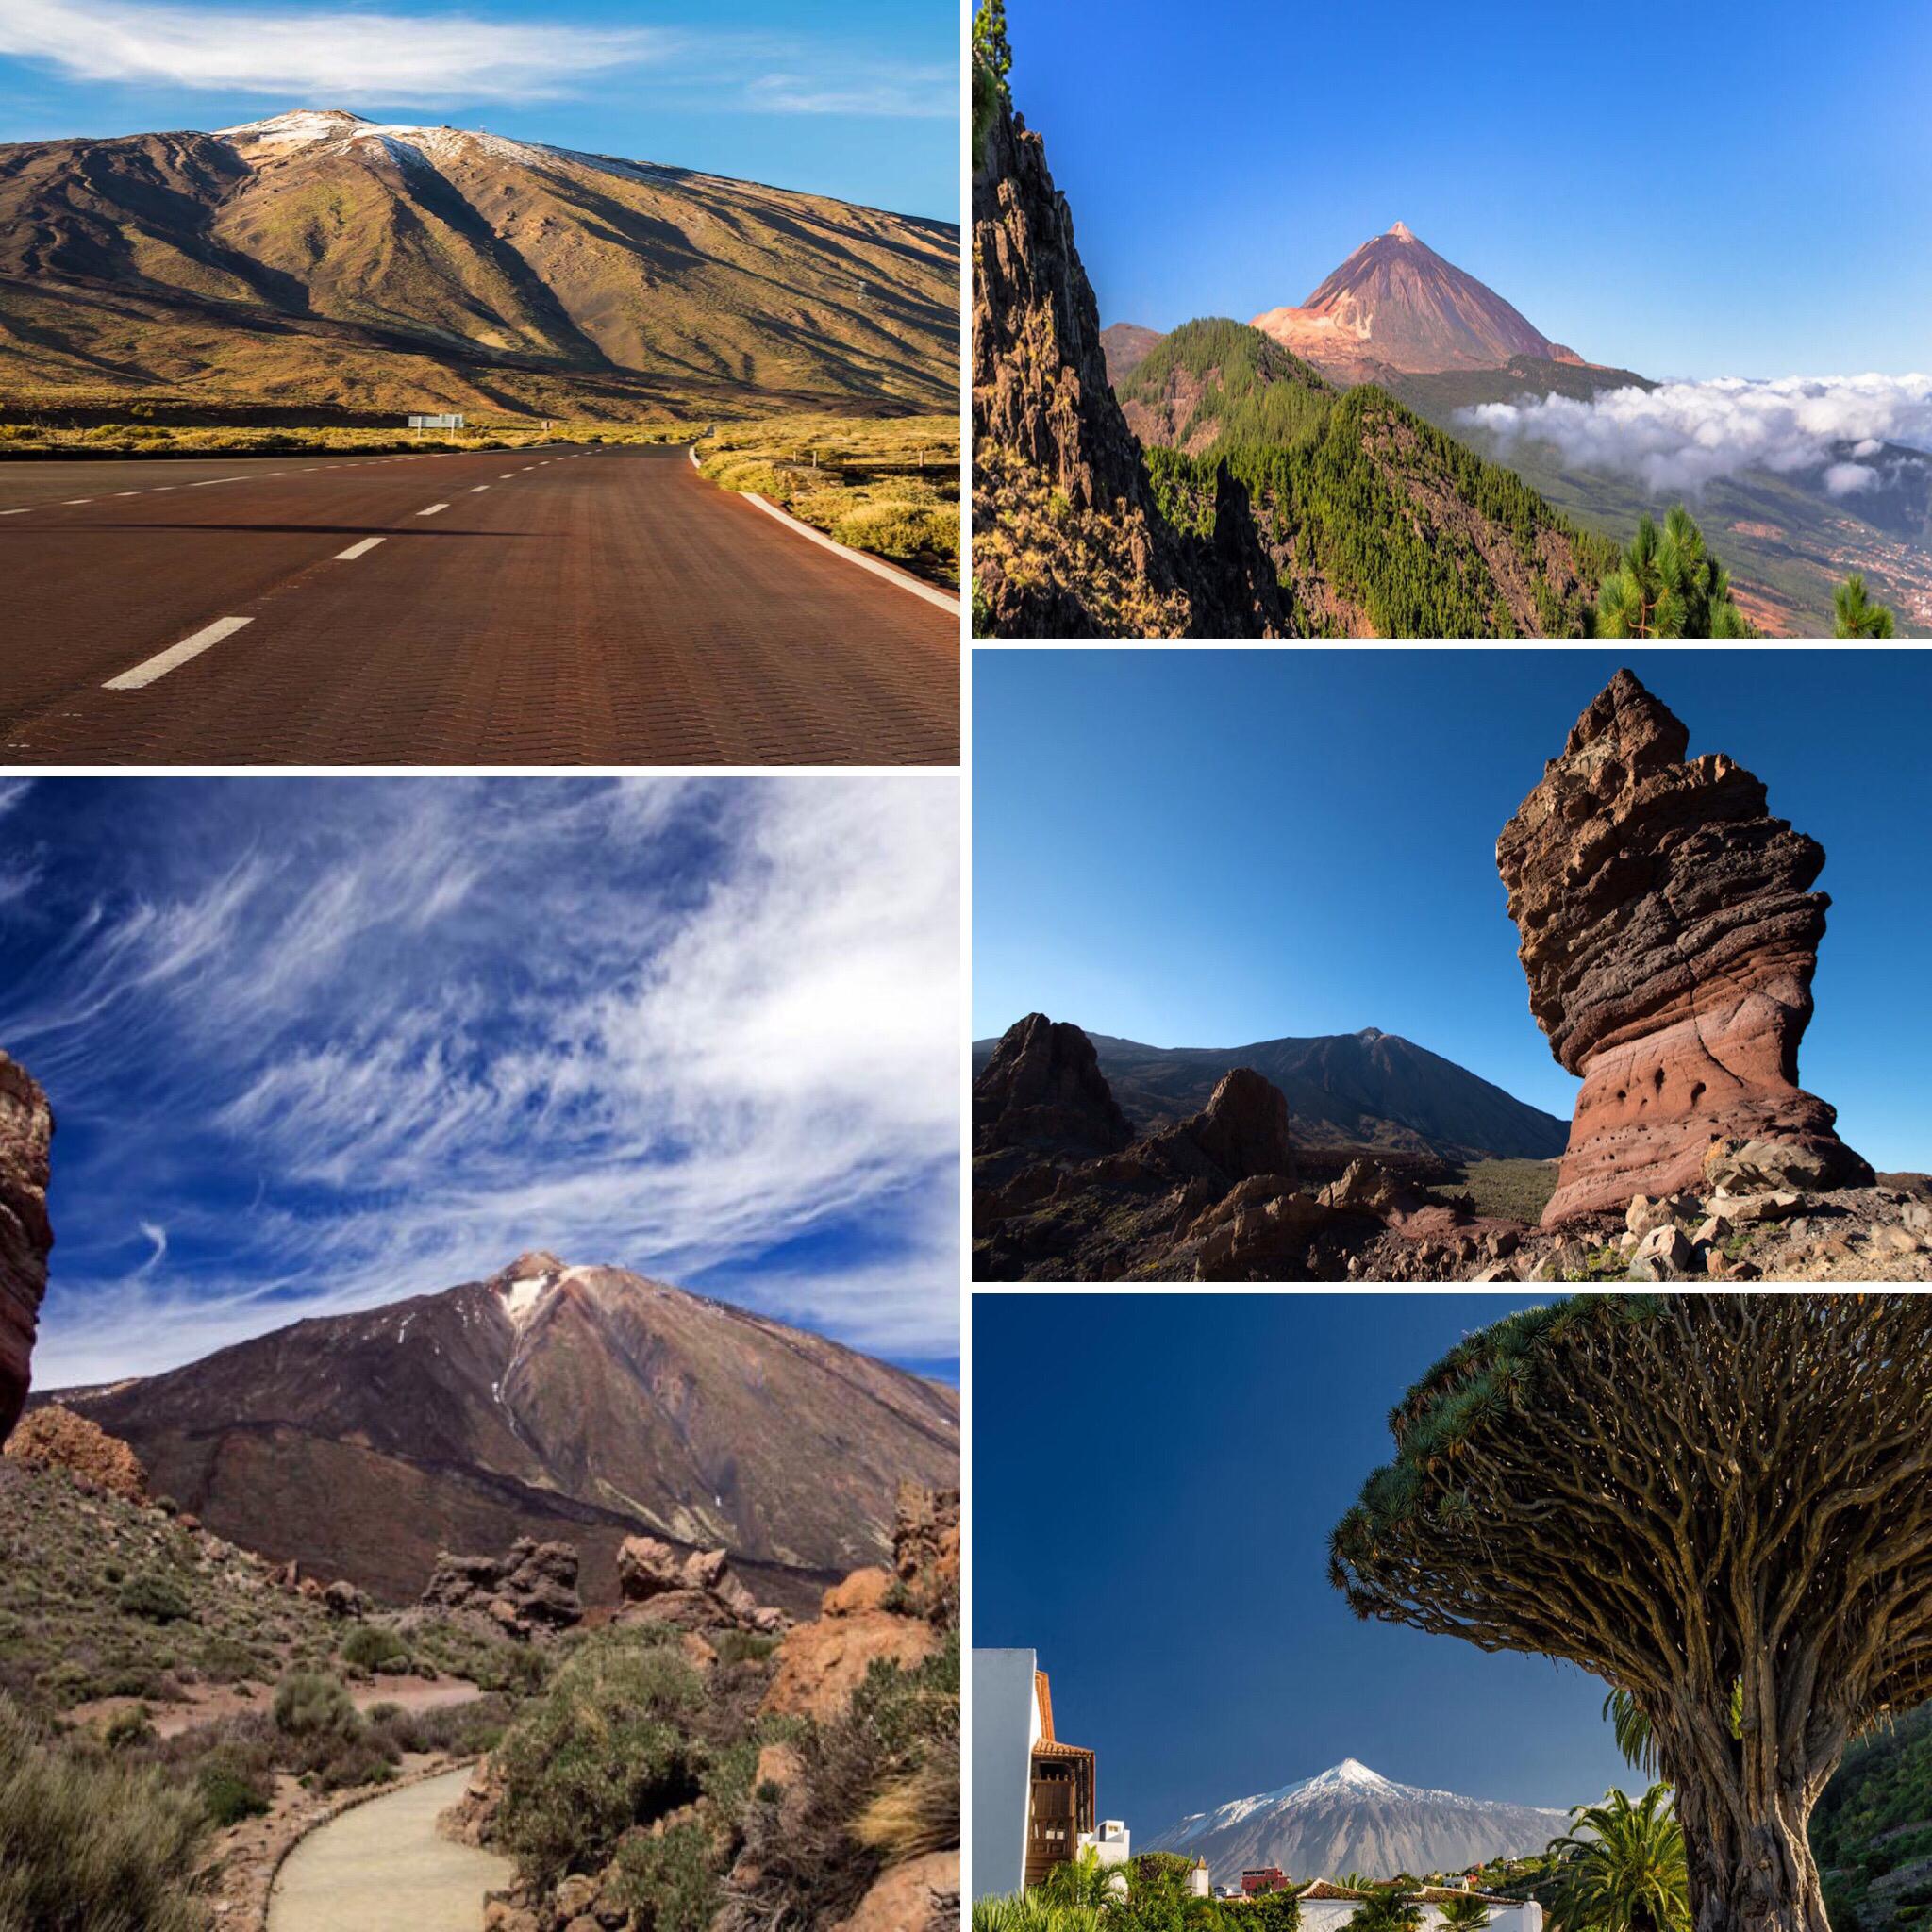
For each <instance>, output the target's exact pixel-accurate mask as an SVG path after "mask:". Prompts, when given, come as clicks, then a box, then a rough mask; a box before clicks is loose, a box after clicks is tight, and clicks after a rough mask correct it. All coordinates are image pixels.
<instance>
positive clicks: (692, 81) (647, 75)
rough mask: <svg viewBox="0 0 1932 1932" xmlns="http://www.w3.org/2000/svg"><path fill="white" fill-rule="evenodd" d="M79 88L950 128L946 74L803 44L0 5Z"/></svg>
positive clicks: (689, 33) (496, 24) (344, 11)
mask: <svg viewBox="0 0 1932 1932" xmlns="http://www.w3.org/2000/svg"><path fill="white" fill-rule="evenodd" d="M9 54H10V55H14V56H17V57H19V58H23V59H26V60H32V61H38V62H41V63H43V64H44V65H46V66H47V67H50V68H52V69H53V70H55V71H56V72H58V74H60V75H64V76H66V77H68V78H70V79H75V80H84V81H92V82H98V83H120V84H125V85H135V86H142V87H154V86H172V87H180V88H188V89H192V90H197V91H203V92H209V93H222V94H234V93H242V94H258V95H261V96H263V97H264V98H270V97H272V98H274V99H275V101H276V102H277V103H279V104H283V105H286V104H287V103H289V102H291V101H293V102H296V103H299V104H302V105H305V106H310V107H319V108H325V107H343V106H347V107H356V106H368V105H392V104H398V103H415V104H420V105H422V106H425V107H434V106H438V105H441V104H447V103H458V102H461V103H476V104H484V103H491V102H500V103H509V104H515V103H523V102H531V103H535V102H542V101H553V100H558V99H567V98H572V97H579V96H582V95H584V94H585V93H586V92H589V91H590V89H591V87H592V86H593V85H594V84H598V83H604V84H608V82H609V81H610V80H611V78H612V77H613V76H616V75H623V76H624V78H625V85H626V86H627V87H630V88H633V89H636V88H640V87H645V86H649V85H652V84H656V83H662V84H664V85H666V86H669V87H671V88H673V89H675V90H678V91H680V92H689V93H691V94H692V96H693V97H694V98H708V99H709V100H710V101H711V102H712V103H713V104H714V105H715V106H717V107H719V108H738V109H743V108H749V109H751V110H753V111H755V112H758V113H770V114H832V115H845V116H858V117H873V118H886V119H900V118H913V119H941V118H944V117H947V116H950V115H953V114H956V113H957V112H958V75H957V73H956V72H955V71H954V70H952V69H950V68H947V67H944V66H942V65H918V64H913V63H909V62H904V61H894V60H891V59H881V58H874V57H870V56H866V55H864V54H855V53H854V52H852V51H851V50H849V49H834V48H832V47H830V46H829V45H823V44H820V43H817V42H813V41H812V40H810V39H808V38H806V37H802V36H791V37H781V36H773V35H767V34H746V33H742V32H734V31H729V30H724V29H720V30H716V31H713V30H702V31H694V30H686V29H672V28H660V27H645V26H604V25H578V24H575V23H573V22H571V21H570V20H568V19H546V20H543V21H541V22H537V23H534V24H524V23H519V22H514V21H502V20H487V19H477V18H473V17H470V16H467V15H463V14H459V13H445V12H439V11H435V10H427V11H419V10H409V9H407V8H391V9H390V10H376V9H371V10H368V11H364V10H362V9H361V8H341V7H331V6H313V5H311V6H304V5H301V4H299V0H297V4H285V5H268V6H259V5H257V6H251V5H245V4H244V5H200V4H183V0H0V55H9Z"/></svg>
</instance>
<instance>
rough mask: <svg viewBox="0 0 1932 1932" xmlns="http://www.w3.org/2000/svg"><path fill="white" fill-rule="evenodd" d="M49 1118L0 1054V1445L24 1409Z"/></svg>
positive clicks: (43, 1261) (46, 1242)
mask: <svg viewBox="0 0 1932 1932" xmlns="http://www.w3.org/2000/svg"><path fill="white" fill-rule="evenodd" d="M53 1138H54V1115H53V1112H52V1110H51V1109H50V1108H49V1107H48V1106H47V1096H46V1095H45V1094H44V1093H42V1091H41V1089H40V1084H39V1082H37V1081H36V1080H35V1079H34V1077H33V1075H32V1074H29V1073H28V1072H27V1071H26V1069H25V1067H23V1066H21V1065H20V1064H19V1063H18V1062H17V1061H15V1060H12V1059H9V1058H8V1056H7V1055H6V1054H4V1053H0V1441H5V1440H6V1438H7V1436H8V1433H9V1432H10V1431H11V1429H12V1427H13V1425H14V1424H15V1423H17V1422H18V1421H19V1420H20V1411H21V1409H22V1408H23V1407H25V1403H26V1391H27V1382H28V1366H27V1365H28V1360H29V1358H30V1357H31V1356H32V1354H33V1347H34V1329H35V1326H36V1324H37V1323H38V1321H39V1317H40V1308H41V1297H42V1295H43V1294H44V1293H45V1292H46V1289H47V1250H48V1249H49V1248H51V1247H52V1246H53V1245H54V1230H53V1228H52V1227H51V1226H50V1225H49V1224H48V1222H47V1150H48V1145H49V1143H50V1142H51V1141H52V1140H53Z"/></svg>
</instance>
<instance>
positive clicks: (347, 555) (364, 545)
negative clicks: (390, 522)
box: [335, 537, 382, 563]
mask: <svg viewBox="0 0 1932 1932" xmlns="http://www.w3.org/2000/svg"><path fill="white" fill-rule="evenodd" d="M381 541H382V539H381V538H380V537H365V538H363V540H362V541H361V542H359V543H351V544H350V545H349V547H348V548H347V549H346V550H338V551H337V552H336V556H335V560H336V561H337V562H338V563H352V562H354V561H355V559H356V558H358V557H367V556H368V555H369V553H370V552H371V551H372V550H374V549H375V546H376V545H377V544H378V543H380V542H381Z"/></svg>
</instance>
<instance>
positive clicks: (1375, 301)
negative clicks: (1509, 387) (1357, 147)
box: [1254, 222, 1575, 383]
mask: <svg viewBox="0 0 1932 1932" xmlns="http://www.w3.org/2000/svg"><path fill="white" fill-rule="evenodd" d="M1254 326H1255V327H1256V328H1257V329H1259V330H1261V331H1262V333H1263V334H1265V335H1270V336H1273V337H1274V340H1275V341H1278V342H1279V343H1281V345H1282V346H1283V347H1284V348H1286V349H1288V350H1290V351H1291V353H1293V354H1294V355H1297V356H1299V357H1301V358H1302V359H1303V360H1304V361H1306V362H1312V363H1313V364H1314V365H1315V367H1316V368H1317V369H1319V370H1320V371H1321V372H1322V373H1323V375H1326V376H1328V377H1329V378H1330V379H1331V380H1333V381H1336V382H1341V383H1351V382H1361V381H1376V380H1379V379H1381V377H1383V376H1385V375H1387V374H1388V373H1389V372H1390V371H1394V372H1396V373H1398V374H1407V375H1424V374H1427V373H1430V372H1433V371H1440V370H1448V369H1503V368H1507V366H1508V364H1509V363H1510V361H1511V360H1512V359H1514V358H1517V357H1528V358H1531V359H1533V360H1536V361H1545V362H1546V361H1551V360H1554V359H1556V358H1557V345H1556V344H1555V343H1553V342H1552V341H1550V340H1549V338H1548V337H1547V336H1545V335H1544V334H1543V333H1542V331H1541V329H1539V328H1537V327H1536V326H1535V325H1533V324H1531V323H1530V322H1529V321H1527V320H1526V319H1525V318H1524V316H1523V315H1522V314H1521V313H1519V312H1518V311H1517V310H1516V309H1514V308H1511V307H1510V306H1509V304H1508V303H1507V302H1506V301H1504V299H1503V298H1502V296H1500V295H1499V294H1497V293H1496V291H1494V290H1493V289H1490V288H1486V287H1485V286H1484V285H1483V284H1482V283H1481V282H1479V281H1477V280H1476V278H1475V277H1474V275H1469V274H1467V273H1466V272H1465V271H1464V270H1462V269H1459V268H1457V266H1456V264H1455V263H1454V262H1453V261H1446V260H1444V259H1443V258H1442V257H1441V256H1440V255H1438V254H1437V253H1436V251H1435V250H1434V249H1433V248H1431V247H1430V246H1429V245H1428V243H1427V242H1424V241H1423V240H1422V239H1421V237H1420V236H1418V235H1417V234H1416V232H1415V230H1414V229H1413V228H1411V227H1410V226H1409V225H1408V224H1407V222H1397V223H1396V224H1395V225H1394V226H1393V227H1392V228H1390V229H1389V230H1388V231H1387V232H1386V233H1384V234H1380V235H1376V236H1374V238H1372V239H1371V240H1370V241H1367V242H1363V243H1362V244H1361V246H1360V247H1359V248H1357V250H1356V251H1355V252H1354V253H1353V254H1352V255H1351V256H1350V257H1349V258H1348V259H1347V260H1346V261H1344V262H1343V263H1342V264H1341V267H1340V268H1338V269H1336V270H1335V272H1334V273H1333V274H1332V275H1328V276H1327V277H1326V278H1325V279H1324V281H1323V282H1322V284H1321V286H1320V287H1319V288H1317V289H1316V290H1315V291H1314V292H1313V293H1312V294H1311V295H1309V296H1308V298H1307V300H1306V301H1305V302H1303V303H1301V304H1299V305H1298V306H1295V307H1291V308H1270V309H1267V310H1265V311H1264V312H1263V313H1261V314H1259V315H1257V316H1256V317H1255V318H1254ZM1562 359H1564V360H1574V359H1575V355H1574V351H1573V350H1565V351H1563V356H1562Z"/></svg>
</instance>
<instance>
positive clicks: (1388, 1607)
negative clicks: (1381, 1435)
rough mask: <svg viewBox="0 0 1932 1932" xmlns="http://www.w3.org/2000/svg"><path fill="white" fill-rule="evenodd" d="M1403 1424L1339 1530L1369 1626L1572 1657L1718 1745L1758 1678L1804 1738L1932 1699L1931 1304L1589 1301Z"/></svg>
mask: <svg viewBox="0 0 1932 1932" xmlns="http://www.w3.org/2000/svg"><path fill="white" fill-rule="evenodd" d="M1389 1424H1390V1429H1391V1433H1392V1434H1393V1436H1394V1439H1395V1447H1396V1455H1395V1459H1394V1460H1393V1461H1392V1462H1391V1463H1389V1464H1388V1465H1386V1466H1385V1467H1384V1468H1381V1469H1378V1470H1376V1471H1375V1472H1374V1474H1372V1475H1371V1476H1370V1477H1369V1479H1368V1481H1367V1482H1366V1483H1365V1484H1364V1485H1363V1488H1362V1492H1361V1498H1360V1500H1359V1501H1358V1502H1357V1504H1356V1506H1355V1507H1353V1508H1352V1509H1350V1510H1349V1512H1348V1513H1347V1515H1345V1516H1344V1517H1343V1518H1342V1520H1341V1523H1340V1524H1337V1526H1336V1528H1335V1531H1334V1533H1333V1535H1332V1537H1331V1539H1330V1549H1329V1575H1330V1578H1331V1580H1332V1581H1333V1582H1334V1583H1335V1584H1336V1586H1337V1587H1338V1588H1340V1589H1341V1590H1342V1591H1344V1592H1345V1593H1346V1595H1347V1597H1348V1600H1349V1603H1350V1606H1351V1607H1353V1608H1354V1609H1355V1611H1356V1612H1357V1615H1359V1616H1363V1617H1380V1618H1385V1619H1387V1620H1389V1621H1391V1622H1394V1623H1401V1624H1409V1625H1410V1626H1412V1627H1414V1628H1417V1629H1422V1630H1433V1631H1441V1632H1445V1633H1448V1634H1451V1635H1454V1636H1457V1637H1462V1638H1464V1639H1466V1640H1467V1641H1470V1642H1473V1643H1475V1644H1477V1645H1479V1646H1481V1647H1482V1648H1483V1649H1486V1650H1505V1649H1507V1650H1527V1651H1534V1652H1541V1653H1544V1654H1546V1655H1550V1656H1554V1657H1567V1658H1570V1659H1571V1660H1573V1661H1574V1662H1576V1663H1578V1664H1581V1665H1582V1666H1583V1667H1584V1668H1585V1669H1586V1670H1589V1671H1591V1672H1593V1673H1595V1674H1597V1675H1599V1676H1602V1677H1604V1678H1606V1679H1607V1681H1609V1682H1610V1683H1612V1684H1616V1685H1620V1686H1622V1687H1624V1688H1625V1689H1628V1690H1630V1691H1632V1692H1633V1693H1634V1694H1635V1695H1636V1696H1637V1697H1638V1698H1639V1699H1640V1701H1641V1703H1642V1704H1643V1706H1644V1707H1645V1709H1646V1711H1648V1712H1649V1713H1650V1714H1651V1715H1652V1716H1653V1717H1659V1716H1660V1715H1661V1714H1662V1713H1664V1712H1665V1711H1667V1710H1668V1711H1670V1712H1672V1713H1674V1717H1673V1721H1676V1720H1677V1719H1678V1718H1680V1717H1681V1716H1682V1713H1683V1712H1684V1711H1686V1710H1689V1711H1691V1712H1693V1713H1695V1714H1696V1717H1695V1722H1696V1723H1697V1724H1699V1725H1700V1727H1701V1733H1707V1737H1708V1741H1709V1745H1710V1748H1711V1749H1712V1750H1713V1751H1715V1752H1718V1753H1723V1752H1725V1751H1728V1750H1730V1749H1732V1748H1733V1746H1734V1741H1735V1740H1734V1737H1733V1732H1732V1725H1731V1722H1730V1717H1731V1704H1732V1696H1733V1691H1734V1687H1735V1685H1736V1683H1737V1682H1738V1680H1739V1679H1740V1678H1742V1679H1743V1681H1744V1683H1745V1686H1746V1690H1747V1693H1748V1694H1747V1702H1746V1706H1745V1711H1744V1724H1745V1726H1746V1727H1749V1726H1751V1725H1752V1724H1775V1725H1778V1726H1780V1727H1781V1730H1780V1735H1782V1727H1784V1726H1787V1725H1795V1726H1796V1727H1797V1729H1796V1731H1795V1732H1793V1733H1792V1736H1791V1746H1790V1748H1791V1750H1792V1752H1793V1754H1798V1753H1800V1752H1804V1751H1809V1752H1811V1753H1813V1754H1817V1753H1823V1752H1825V1751H1827V1750H1829V1749H1831V1748H1834V1746H1833V1740H1834V1739H1836V1740H1837V1742H1838V1744H1840V1745H1841V1743H1842V1737H1841V1736H1840V1735H1839V1734H1840V1733H1843V1734H1845V1735H1848V1734H1849V1731H1850V1729H1852V1728H1856V1727H1857V1724H1859V1723H1860V1722H1862V1721H1863V1720H1864V1719H1865V1718H1866V1717H1868V1716H1869V1715H1870V1714H1871V1713H1872V1712H1873V1711H1874V1710H1876V1709H1878V1708H1881V1707H1885V1706H1888V1705H1890V1706H1894V1707H1895V1706H1898V1705H1901V1704H1904V1703H1906V1702H1908V1701H1916V1700H1918V1699H1920V1698H1923V1697H1924V1696H1926V1695H1927V1694H1932V1297H1926V1296H1914V1295H1873V1296H1841V1295H1803V1296H1790V1295H1757V1296H1745V1295H1721V1294H1695V1295H1667V1296H1666V1295H1595V1296H1582V1297H1577V1298H1575V1299H1574V1300H1571V1301H1567V1302H1561V1303H1557V1304H1556V1305H1554V1306H1552V1307H1541V1308H1535V1309H1530V1310H1528V1311H1525V1312H1524V1313H1520V1314H1515V1315H1511V1316H1509V1317H1507V1319H1506V1320H1504V1321H1502V1322H1499V1323H1497V1324H1494V1325H1493V1326H1492V1327H1490V1328H1487V1329H1484V1330H1482V1331H1481V1332H1480V1333H1479V1334H1476V1335H1474V1336H1471V1337H1470V1338H1469V1339H1468V1340H1467V1341H1463V1342H1461V1343H1460V1344H1458V1345H1457V1347H1456V1348H1454V1349H1452V1350H1451V1351H1450V1352H1449V1354H1448V1355H1446V1356H1445V1357H1443V1358H1442V1359H1441V1361H1440V1362H1438V1363H1437V1364H1436V1366H1435V1367H1434V1368H1432V1369H1431V1370H1430V1371H1429V1372H1428V1374H1426V1375H1424V1377H1423V1378H1422V1380H1421V1381H1419V1382H1418V1383H1417V1384H1416V1385H1415V1386H1414V1388H1412V1389H1411V1390H1409V1391H1408V1392H1407V1394H1406V1395H1405V1396H1404V1397H1403V1399H1402V1400H1401V1401H1400V1402H1399V1403H1398V1404H1397V1405H1396V1406H1395V1407H1394V1409H1393V1410H1392V1411H1391V1415H1390V1418H1389ZM1752 1697H1756V1698H1757V1700H1758V1707H1757V1708H1754V1707H1753V1706H1752V1702H1751V1698H1752ZM1819 1712H1823V1713H1824V1714H1825V1717H1826V1719H1827V1722H1826V1724H1825V1725H1824V1729H1822V1730H1820V1731H1818V1732H1817V1733H1816V1734H1815V1735H1812V1734H1809V1733H1807V1731H1806V1726H1807V1724H1808V1723H1809V1722H1810V1720H1811V1719H1812V1717H1813V1716H1814V1715H1815V1714H1816V1713H1819ZM1686 1721H1689V1720H1686Z"/></svg>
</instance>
